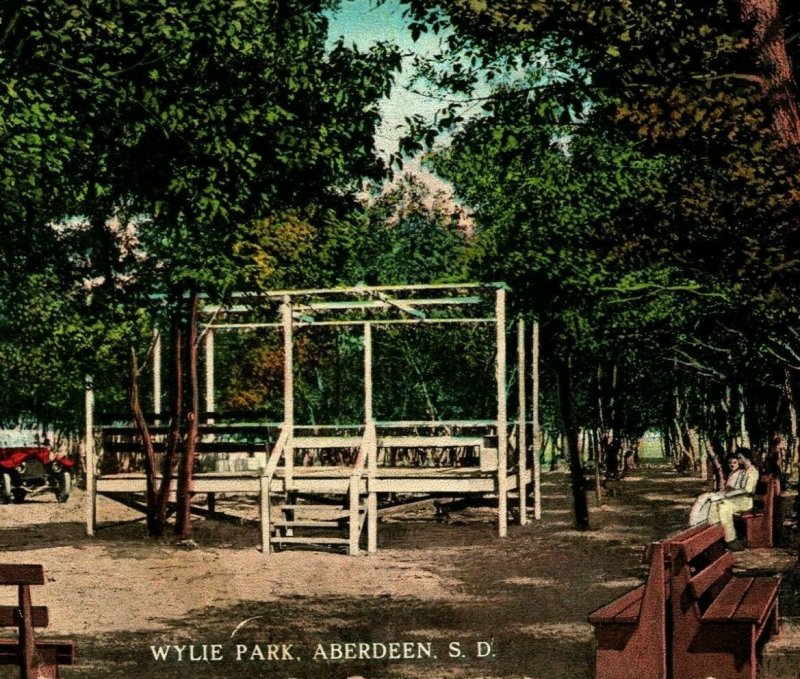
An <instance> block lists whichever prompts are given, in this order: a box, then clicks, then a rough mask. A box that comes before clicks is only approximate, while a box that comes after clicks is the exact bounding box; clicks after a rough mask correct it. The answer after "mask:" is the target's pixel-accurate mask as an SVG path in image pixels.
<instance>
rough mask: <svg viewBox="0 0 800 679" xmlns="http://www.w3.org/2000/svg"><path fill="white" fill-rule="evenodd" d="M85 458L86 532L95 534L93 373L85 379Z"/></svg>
mask: <svg viewBox="0 0 800 679" xmlns="http://www.w3.org/2000/svg"><path fill="white" fill-rule="evenodd" d="M83 406H84V427H85V434H84V444H83V450H84V459H85V463H86V534H87V535H90V536H94V535H95V533H96V531H97V494H96V492H95V487H96V483H95V466H96V464H95V451H94V381H93V379H92V376H91V375H87V376H86V378H85V379H84V399H83Z"/></svg>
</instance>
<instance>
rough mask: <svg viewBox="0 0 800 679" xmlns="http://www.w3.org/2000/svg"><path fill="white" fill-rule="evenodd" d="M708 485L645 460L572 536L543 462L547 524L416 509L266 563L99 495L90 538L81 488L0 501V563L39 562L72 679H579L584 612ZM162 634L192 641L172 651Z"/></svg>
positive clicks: (630, 572)
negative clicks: (342, 541)
mask: <svg viewBox="0 0 800 679" xmlns="http://www.w3.org/2000/svg"><path fill="white" fill-rule="evenodd" d="M700 489H701V483H700V481H699V480H696V479H686V478H680V477H678V476H676V475H674V474H672V473H670V472H668V471H667V470H666V469H659V470H655V471H653V470H646V471H643V472H642V473H640V474H639V475H636V476H634V477H631V478H628V479H626V480H625V481H624V483H623V485H622V490H621V491H620V494H619V496H618V497H616V498H612V499H609V500H608V501H607V504H605V505H604V506H603V508H595V509H594V510H593V512H592V517H591V520H592V530H590V531H587V532H579V531H576V530H574V529H573V528H572V517H571V512H570V499H569V490H568V483H567V477H566V476H565V475H564V474H562V473H552V474H548V475H546V476H545V478H544V483H543V495H544V512H543V520H542V521H541V522H540V523H537V524H534V525H530V526H527V527H513V526H512V527H511V530H510V533H509V537H508V539H506V540H500V539H498V538H497V537H496V526H495V520H494V512H493V511H492V510H491V509H488V508H473V509H467V510H464V511H463V512H459V513H457V514H453V515H452V517H451V521H450V523H448V524H439V523H436V522H435V521H434V512H433V510H432V509H425V508H423V509H417V510H414V511H409V512H408V513H407V514H406V515H404V516H402V517H392V520H391V521H387V522H386V523H383V524H381V527H380V530H379V537H380V551H379V554H378V555H377V556H374V557H361V558H350V557H346V556H343V555H340V554H331V553H320V552H309V551H291V552H282V553H279V554H275V555H273V556H271V557H268V558H264V557H263V556H262V555H261V554H260V552H258V551H257V550H256V549H255V546H254V545H255V544H256V542H257V540H258V536H257V530H256V529H255V528H252V527H247V526H235V525H231V524H228V523H220V522H215V521H210V520H208V521H206V520H198V521H197V523H196V525H195V539H196V540H197V542H198V543H199V547H198V548H197V549H192V550H185V549H180V548H177V547H175V546H174V545H172V544H170V543H169V542H165V543H161V544H159V543H153V542H151V541H148V540H146V539H144V538H143V534H144V528H143V525H142V522H141V521H136V519H137V518H138V517H137V514H136V513H134V512H133V511H131V510H128V509H126V508H124V507H122V506H121V505H118V504H116V503H113V502H111V501H109V500H102V501H101V505H100V508H99V515H100V518H101V521H103V522H105V523H106V524H108V523H110V522H111V521H112V519H113V521H115V522H117V523H115V524H114V525H112V526H110V527H105V528H103V529H102V530H101V531H100V532H99V535H98V537H97V538H87V537H85V536H84V526H83V521H84V516H85V515H84V505H83V497H82V495H81V493H80V491H76V492H75V493H74V495H73V497H72V498H71V499H70V501H69V502H68V503H67V504H66V505H58V504H56V503H55V502H53V501H52V500H51V497H50V496H41V497H40V498H37V499H35V500H34V501H31V502H27V503H25V504H24V505H19V506H17V505H5V506H0V552H1V553H0V561H3V562H15V563H42V564H43V565H44V567H45V573H46V576H47V579H48V582H47V585H46V586H45V587H40V588H36V589H35V591H34V603H40V604H44V605H47V606H48V607H49V608H50V619H51V627H50V628H49V629H48V631H47V632H48V635H52V636H69V637H74V638H76V640H77V642H78V655H79V664H78V666H76V667H75V668H66V669H64V670H63V672H62V676H63V677H66V678H67V679H69V677H81V678H88V677H92V678H94V677H112V678H113V677H134V676H135V677H143V678H149V677H159V678H161V677H166V678H170V677H174V678H176V679H178V678H180V679H205V678H208V679H216V678H222V677H226V678H227V677H276V678H289V677H296V678H297V679H307V678H308V679H313V678H323V677H326V678H327V677H329V678H331V679H334V678H335V679H345V678H346V677H354V676H363V677H371V678H375V679H379V678H380V679H402V678H408V677H430V678H435V679H450V678H452V679H456V678H459V679H461V678H478V677H484V678H488V677H503V678H506V679H512V678H517V679H519V678H522V677H530V678H542V679H544V678H547V679H558V678H560V677H564V678H570V679H573V678H582V677H585V678H587V679H588V678H589V677H591V676H592V662H593V642H592V629H591V627H590V626H589V625H588V623H587V622H586V617H587V615H588V613H589V612H590V611H591V610H593V609H594V608H597V607H598V606H600V605H601V604H603V603H605V602H607V601H609V600H611V599H613V598H614V597H615V596H617V595H619V594H622V593H623V592H625V591H626V590H627V589H629V588H631V587H632V586H634V585H635V584H637V583H638V582H639V580H640V578H641V577H642V576H643V573H644V571H643V566H642V565H641V558H640V557H641V552H642V548H643V546H644V545H645V544H646V543H648V542H650V541H652V540H654V539H657V538H659V537H663V536H664V535H666V534H668V533H669V532H671V531H673V530H676V529H678V528H680V527H682V526H683V524H684V521H685V517H686V513H687V511H688V507H689V505H690V504H691V500H692V498H693V497H694V495H695V494H696V493H698V492H699V491H700ZM245 509H247V508H245ZM248 511H249V510H248ZM9 589H10V588H9ZM13 596H14V594H13V592H9V593H7V595H6V598H7V599H8V601H3V602H2V603H10V602H11V600H13ZM347 643H349V644H350V646H346V645H345V644H347ZM404 644H406V645H404ZM170 645H172V646H178V647H180V646H187V648H186V649H185V650H183V651H180V658H181V659H180V660H179V659H178V658H179V652H178V651H177V650H176V649H175V648H170V649H168V650H165V649H166V648H167V647H168V646H170ZM190 645H194V648H193V649H190V648H188V646H190ZM270 645H272V646H270ZM154 646H155V647H156V649H159V648H161V651H160V652H161V653H166V659H165V660H159V659H156V658H155V657H154V652H153V649H152V647H154ZM192 651H193V655H190V654H191V653H192ZM158 652H159V651H158V650H157V653H158ZM339 654H340V655H341V656H342V658H341V659H340V658H339V657H338V655H339ZM347 655H351V656H355V658H352V659H350V660H348V659H346V656H347ZM393 655H395V656H396V655H400V656H401V657H400V658H394V659H392V657H391V656H393ZM192 658H195V659H194V660H193V659H192ZM217 658H219V659H217ZM262 658H263V659H262ZM0 676H4V675H0ZM8 676H14V675H13V674H10V675H8Z"/></svg>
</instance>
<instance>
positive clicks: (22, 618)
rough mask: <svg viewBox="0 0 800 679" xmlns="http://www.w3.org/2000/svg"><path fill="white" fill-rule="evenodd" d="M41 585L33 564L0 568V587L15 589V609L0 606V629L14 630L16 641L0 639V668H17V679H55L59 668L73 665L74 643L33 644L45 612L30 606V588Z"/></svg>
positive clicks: (41, 577)
mask: <svg viewBox="0 0 800 679" xmlns="http://www.w3.org/2000/svg"><path fill="white" fill-rule="evenodd" d="M43 584H44V569H43V568H42V566H41V565H35V564H0V585H12V586H16V587H17V588H18V594H19V601H18V605H17V606H0V627H16V628H17V632H18V638H17V639H0V665H18V666H19V670H20V677H21V679H56V677H58V667H59V665H72V664H74V662H75V642H74V641H64V640H50V639H48V640H46V641H44V640H36V638H35V637H34V634H33V630H34V628H35V627H47V625H48V623H49V619H48V615H47V608H46V607H45V606H33V605H32V604H31V591H30V586H31V585H43Z"/></svg>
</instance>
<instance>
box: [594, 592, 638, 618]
mask: <svg viewBox="0 0 800 679" xmlns="http://www.w3.org/2000/svg"><path fill="white" fill-rule="evenodd" d="M644 590H645V586H644V585H639V586H638V587H637V588H636V589H632V590H631V591H630V592H627V593H626V594H623V595H622V596H621V597H619V598H618V599H615V600H614V601H612V602H611V603H610V604H606V605H605V606H603V607H602V608H598V609H597V610H596V611H595V612H594V613H592V614H591V615H590V616H589V622H590V623H592V624H593V625H595V624H598V623H612V622H636V620H638V617H639V613H638V612H639V610H640V609H641V607H642V599H643V598H644ZM622 613H625V615H624V616H623V617H622V618H621V619H620V618H618V616H620V614H622ZM634 613H635V616H634Z"/></svg>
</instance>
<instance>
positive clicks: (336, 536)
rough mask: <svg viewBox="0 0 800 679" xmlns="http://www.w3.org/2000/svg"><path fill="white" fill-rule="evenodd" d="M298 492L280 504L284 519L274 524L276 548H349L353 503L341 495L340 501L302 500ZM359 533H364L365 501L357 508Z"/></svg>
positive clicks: (288, 496)
mask: <svg viewBox="0 0 800 679" xmlns="http://www.w3.org/2000/svg"><path fill="white" fill-rule="evenodd" d="M300 500H301V498H299V497H298V496H297V494H296V493H288V494H287V498H286V502H285V503H284V504H282V505H280V509H281V512H282V513H283V517H284V518H283V519H282V520H279V521H275V522H274V523H273V534H272V536H270V543H271V544H272V545H274V546H276V547H277V548H279V549H280V548H281V547H287V546H301V545H310V546H315V545H316V546H336V547H344V548H345V549H349V548H350V546H351V542H350V536H349V531H350V529H351V521H350V500H349V497H348V496H340V497H339V498H338V499H337V501H331V502H325V501H323V500H317V501H312V502H303V501H300ZM358 515H359V516H358V520H357V521H356V525H357V530H358V531H359V533H360V531H361V527H362V526H363V525H364V520H365V518H366V507H365V506H364V504H363V502H359V505H358Z"/></svg>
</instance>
